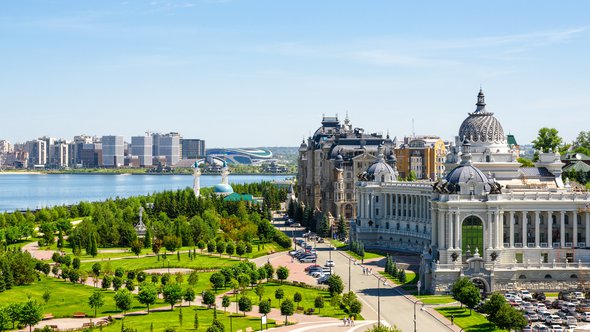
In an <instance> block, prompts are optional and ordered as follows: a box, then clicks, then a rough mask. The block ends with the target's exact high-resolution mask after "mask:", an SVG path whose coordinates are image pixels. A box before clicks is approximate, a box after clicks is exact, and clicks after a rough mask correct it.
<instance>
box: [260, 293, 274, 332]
mask: <svg viewBox="0 0 590 332" xmlns="http://www.w3.org/2000/svg"><path fill="white" fill-rule="evenodd" d="M270 311H271V306H270V300H263V301H260V302H259V303H258V313H259V314H261V315H264V316H266V315H268V314H269V313H270ZM261 319H262V318H261ZM266 329H267V330H268V320H267V321H266Z"/></svg>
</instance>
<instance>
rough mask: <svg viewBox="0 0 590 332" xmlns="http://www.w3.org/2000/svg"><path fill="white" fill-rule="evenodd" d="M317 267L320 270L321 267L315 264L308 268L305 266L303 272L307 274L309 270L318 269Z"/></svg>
mask: <svg viewBox="0 0 590 332" xmlns="http://www.w3.org/2000/svg"><path fill="white" fill-rule="evenodd" d="M318 267H319V268H321V266H319V265H318V264H315V265H309V266H306V267H305V269H304V271H305V272H309V270H311V269H314V268H318Z"/></svg>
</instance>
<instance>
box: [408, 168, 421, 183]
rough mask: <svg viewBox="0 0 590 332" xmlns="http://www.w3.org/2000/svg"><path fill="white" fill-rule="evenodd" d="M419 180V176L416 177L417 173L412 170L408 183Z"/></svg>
mask: <svg viewBox="0 0 590 332" xmlns="http://www.w3.org/2000/svg"><path fill="white" fill-rule="evenodd" d="M417 179H418V176H417V175H416V171H414V170H411V171H410V173H409V174H408V177H407V178H406V181H412V182H413V181H416V180H417Z"/></svg>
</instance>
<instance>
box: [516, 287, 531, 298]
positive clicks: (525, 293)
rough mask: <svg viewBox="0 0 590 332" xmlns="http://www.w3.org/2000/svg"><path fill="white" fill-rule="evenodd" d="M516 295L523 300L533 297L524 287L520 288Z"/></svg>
mask: <svg viewBox="0 0 590 332" xmlns="http://www.w3.org/2000/svg"><path fill="white" fill-rule="evenodd" d="M518 296H520V298H521V299H522V300H523V301H527V300H532V299H533V295H532V294H531V293H530V292H529V291H528V290H526V289H522V290H520V291H519V292H518Z"/></svg>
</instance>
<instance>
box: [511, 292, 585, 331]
mask: <svg viewBox="0 0 590 332" xmlns="http://www.w3.org/2000/svg"><path fill="white" fill-rule="evenodd" d="M504 296H505V298H506V300H507V301H508V302H509V303H510V304H511V305H512V306H514V307H516V308H518V309H519V310H521V311H522V312H523V314H524V315H525V317H526V318H527V319H528V320H529V322H530V325H529V326H528V327H526V328H525V329H523V332H533V331H534V332H564V331H582V330H588V331H590V299H586V294H584V293H583V292H581V291H569V292H560V293H559V295H558V298H546V297H545V294H544V293H542V292H537V293H531V292H528V291H526V290H521V291H514V292H507V293H506V294H504Z"/></svg>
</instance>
